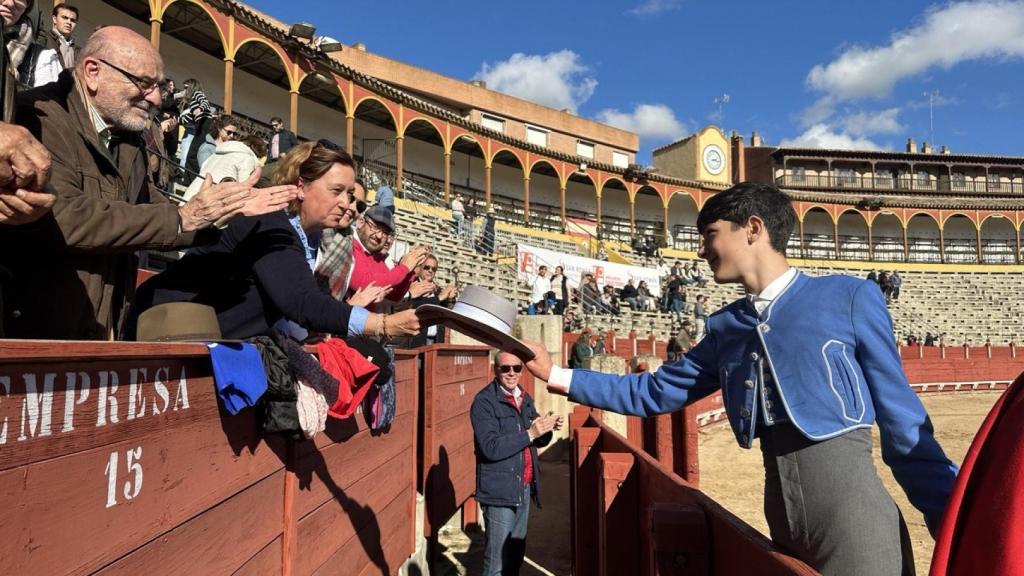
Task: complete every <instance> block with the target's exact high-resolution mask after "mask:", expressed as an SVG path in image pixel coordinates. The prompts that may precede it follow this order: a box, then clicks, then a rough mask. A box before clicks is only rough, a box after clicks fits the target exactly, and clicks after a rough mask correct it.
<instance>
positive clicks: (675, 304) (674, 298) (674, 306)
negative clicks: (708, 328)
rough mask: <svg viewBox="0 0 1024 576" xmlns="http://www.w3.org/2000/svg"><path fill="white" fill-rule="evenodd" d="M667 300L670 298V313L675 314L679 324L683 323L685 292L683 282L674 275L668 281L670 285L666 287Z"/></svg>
mask: <svg viewBox="0 0 1024 576" xmlns="http://www.w3.org/2000/svg"><path fill="white" fill-rule="evenodd" d="M665 289H666V291H667V292H666V293H667V296H666V297H667V298H668V309H669V311H670V312H673V313H675V315H676V322H677V323H679V324H682V323H683V302H684V301H685V297H686V296H685V292H683V280H682V279H681V278H680V277H679V276H676V275H675V274H673V275H672V276H670V277H669V279H668V284H667V285H666V286H665Z"/></svg>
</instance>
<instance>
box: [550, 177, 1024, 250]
mask: <svg viewBox="0 0 1024 576" xmlns="http://www.w3.org/2000/svg"><path fill="white" fill-rule="evenodd" d="M558 194H559V197H560V201H559V205H560V206H561V209H562V230H563V231H564V230H565V227H566V226H567V225H568V222H567V221H566V219H565V185H564V184H562V185H561V186H559V187H558ZM1017 243H1018V244H1020V237H1019V236H1018V240H1017ZM1017 252H1020V248H1019V247H1018V248H1017Z"/></svg>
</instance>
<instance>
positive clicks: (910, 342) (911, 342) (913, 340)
mask: <svg viewBox="0 0 1024 576" xmlns="http://www.w3.org/2000/svg"><path fill="white" fill-rule="evenodd" d="M907 346H917V336H915V335H913V334H907Z"/></svg>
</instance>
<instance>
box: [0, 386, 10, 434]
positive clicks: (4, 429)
mask: <svg viewBox="0 0 1024 576" xmlns="http://www.w3.org/2000/svg"><path fill="white" fill-rule="evenodd" d="M0 385H2V386H3V388H4V390H3V392H4V396H7V397H8V398H9V397H10V395H11V377H10V376H0ZM6 443H7V416H4V424H3V426H0V444H6Z"/></svg>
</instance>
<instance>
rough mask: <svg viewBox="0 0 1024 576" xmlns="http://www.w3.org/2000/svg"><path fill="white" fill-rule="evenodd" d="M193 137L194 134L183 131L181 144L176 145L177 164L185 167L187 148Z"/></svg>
mask: <svg viewBox="0 0 1024 576" xmlns="http://www.w3.org/2000/svg"><path fill="white" fill-rule="evenodd" d="M194 138H195V134H189V133H187V132H186V133H185V137H184V138H182V139H181V144H179V145H178V154H179V156H180V158H178V165H179V166H181V167H182V168H184V167H185V161H186V160H188V149H189V146H191V145H192V140H193V139H194Z"/></svg>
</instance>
